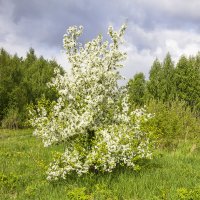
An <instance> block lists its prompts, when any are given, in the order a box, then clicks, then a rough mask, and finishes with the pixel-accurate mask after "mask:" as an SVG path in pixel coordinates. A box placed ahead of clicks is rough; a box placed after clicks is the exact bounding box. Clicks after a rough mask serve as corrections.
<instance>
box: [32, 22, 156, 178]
mask: <svg viewBox="0 0 200 200" xmlns="http://www.w3.org/2000/svg"><path fill="white" fill-rule="evenodd" d="M125 29H126V26H122V27H121V29H120V31H119V32H115V31H114V30H113V28H112V27H110V28H109V30H108V33H109V35H110V37H111V41H112V42H111V43H110V44H109V42H108V41H105V42H103V39H102V36H100V35H99V36H98V37H97V38H96V39H94V40H92V41H91V42H88V43H86V44H85V45H82V44H80V43H78V42H77V39H78V37H79V36H80V35H81V34H82V27H79V28H77V27H70V28H69V29H68V30H67V34H65V35H64V48H65V49H66V53H67V55H68V59H69V62H70V63H71V65H72V68H71V72H68V73H65V74H64V75H60V73H59V70H56V77H55V78H54V79H53V80H52V82H51V83H50V84H49V86H50V87H54V88H56V90H57V91H58V94H59V98H58V100H57V101H56V102H53V103H52V104H50V105H48V103H47V104H45V103H42V104H41V103H39V104H38V107H37V108H36V109H35V110H32V111H31V112H30V114H31V116H32V118H31V119H30V122H31V124H32V126H33V127H35V131H34V134H35V135H36V136H39V137H41V138H42V140H43V142H44V145H45V146H50V145H53V144H58V143H63V142H64V143H65V152H64V153H63V154H62V155H60V156H59V157H58V158H57V159H56V160H54V161H53V162H52V163H51V164H50V167H49V170H48V179H49V180H57V179H59V178H63V179H65V178H66V175H68V174H71V173H74V172H76V173H78V174H79V175H82V174H84V173H88V172H95V173H96V172H99V171H102V172H111V171H112V170H113V169H114V168H115V167H116V166H117V165H127V166H129V167H131V168H133V169H134V168H136V169H137V168H138V167H137V165H136V164H135V163H136V161H137V160H138V159H141V158H151V153H152V152H151V148H152V140H151V133H149V132H145V131H143V130H142V129H141V127H142V124H143V123H144V122H146V121H148V119H149V118H151V117H152V116H151V115H150V114H147V113H146V111H145V110H144V109H137V110H135V111H131V110H130V109H129V104H128V94H127V91H126V90H125V89H123V88H122V87H119V86H118V80H120V79H121V78H122V77H121V75H120V74H119V71H118V70H119V68H120V67H121V66H123V65H122V64H121V62H122V61H123V60H124V58H125V53H123V52H121V51H120V49H119V45H120V43H121V41H122V36H123V34H124V31H125ZM44 105H45V106H44Z"/></svg>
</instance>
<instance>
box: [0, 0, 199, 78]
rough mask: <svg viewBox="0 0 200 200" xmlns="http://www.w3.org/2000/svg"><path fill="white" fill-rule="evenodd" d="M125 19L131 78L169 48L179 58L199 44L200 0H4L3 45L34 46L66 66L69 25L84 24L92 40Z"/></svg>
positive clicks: (0, 12)
mask: <svg viewBox="0 0 200 200" xmlns="http://www.w3.org/2000/svg"><path fill="white" fill-rule="evenodd" d="M126 21H127V22H128V29H127V32H126V35H125V39H126V43H125V44H124V48H125V50H126V51H127V53H128V58H127V61H126V67H125V68H124V69H123V72H122V73H123V75H125V76H126V77H127V78H131V77H132V76H133V75H134V74H135V73H136V72H144V73H145V74H146V75H147V74H148V71H149V69H150V67H151V64H152V62H153V60H154V59H155V58H156V57H157V58H158V59H160V60H162V59H163V58H164V56H165V55H166V53H167V52H170V54H171V55H172V58H173V59H174V60H175V61H176V60H177V59H178V57H179V56H180V55H182V54H185V55H194V54H196V53H197V52H198V51H199V50H200V0H0V47H3V48H5V49H6V50H7V51H8V52H9V53H11V54H14V53H17V54H18V55H19V56H24V55H25V54H26V52H27V51H28V49H29V48H30V47H33V48H34V49H35V52H36V54H37V55H43V56H44V57H45V58H48V59H51V58H54V59H56V60H57V61H58V63H59V64H61V65H62V66H63V67H64V68H65V69H67V68H69V66H68V64H67V61H66V58H65V56H64V55H63V54H62V53H61V50H62V37H63V35H64V33H65V31H66V29H67V27H69V26H71V25H83V26H84V35H83V38H82V40H83V41H88V40H90V39H92V38H93V37H95V36H96V35H97V34H98V33H102V34H103V36H104V37H106V33H107V27H108V26H109V25H113V26H114V28H116V29H118V28H119V27H120V25H121V24H123V23H124V22H126Z"/></svg>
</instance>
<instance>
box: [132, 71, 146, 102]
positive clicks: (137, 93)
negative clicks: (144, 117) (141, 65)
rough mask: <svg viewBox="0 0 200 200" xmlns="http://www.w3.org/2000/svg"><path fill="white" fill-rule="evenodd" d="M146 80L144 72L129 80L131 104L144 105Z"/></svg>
mask: <svg viewBox="0 0 200 200" xmlns="http://www.w3.org/2000/svg"><path fill="white" fill-rule="evenodd" d="M145 90H146V81H145V76H144V74H143V73H138V74H136V75H135V76H134V77H133V79H130V80H129V82H128V92H129V100H130V103H131V104H134V103H135V104H136V105H137V106H142V105H144V102H145V92H146V91H145Z"/></svg>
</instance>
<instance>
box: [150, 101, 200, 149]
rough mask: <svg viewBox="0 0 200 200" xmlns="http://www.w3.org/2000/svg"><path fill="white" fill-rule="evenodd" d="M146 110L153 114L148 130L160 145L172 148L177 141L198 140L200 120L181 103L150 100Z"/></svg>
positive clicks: (199, 136)
mask: <svg viewBox="0 0 200 200" xmlns="http://www.w3.org/2000/svg"><path fill="white" fill-rule="evenodd" d="M147 110H148V112H151V113H154V114H155V117H154V118H153V119H152V120H151V122H150V125H149V129H151V130H153V131H154V133H155V134H156V135H157V136H158V137H159V139H160V144H162V145H164V146H165V145H167V146H169V145H170V146H172V147H173V146H174V145H176V144H177V143H178V142H179V140H187V139H196V138H200V119H199V118H197V117H196V116H195V113H194V112H193V111H192V110H191V109H190V108H189V107H187V106H186V105H185V104H184V103H183V102H180V101H173V102H170V103H163V102H161V101H155V100H151V101H149V103H148V104H147Z"/></svg>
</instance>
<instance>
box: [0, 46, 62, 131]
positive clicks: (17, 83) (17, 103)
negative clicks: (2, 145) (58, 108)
mask: <svg viewBox="0 0 200 200" xmlns="http://www.w3.org/2000/svg"><path fill="white" fill-rule="evenodd" d="M57 67H58V68H60V69H61V71H63V69H62V68H61V67H60V66H59V65H58V64H57V63H56V61H55V60H46V59H44V58H43V57H42V56H41V57H37V56H36V54H35V51H34V49H32V48H30V49H29V51H28V52H27V54H26V56H25V58H22V57H19V56H18V55H17V54H15V55H10V54H9V53H8V52H7V51H6V50H5V49H3V48H2V49H1V50H0V122H1V125H2V126H3V127H5V128H18V127H22V126H24V122H25V121H26V118H27V105H29V104H30V103H33V104H35V103H36V102H37V100H38V99H40V98H41V97H42V96H45V98H47V99H49V100H55V99H56V93H55V92H54V91H53V90H49V88H48V87H47V82H49V81H50V80H51V78H52V77H53V76H54V69H55V68H57Z"/></svg>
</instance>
